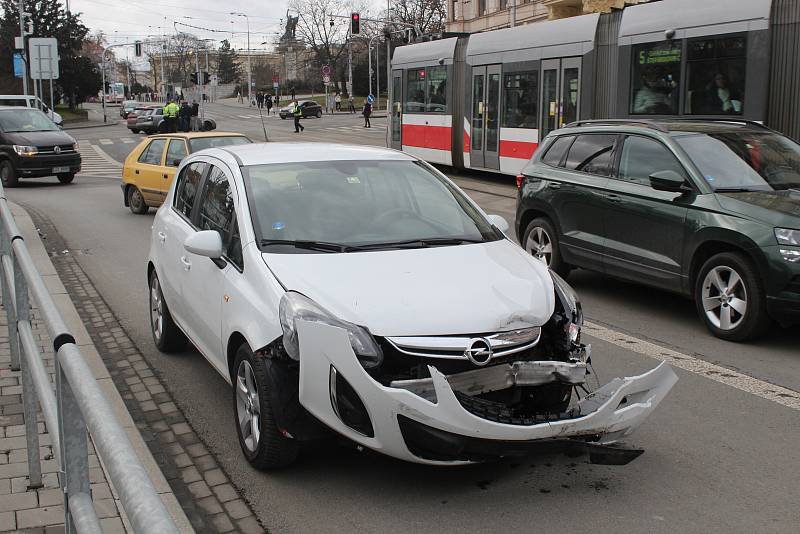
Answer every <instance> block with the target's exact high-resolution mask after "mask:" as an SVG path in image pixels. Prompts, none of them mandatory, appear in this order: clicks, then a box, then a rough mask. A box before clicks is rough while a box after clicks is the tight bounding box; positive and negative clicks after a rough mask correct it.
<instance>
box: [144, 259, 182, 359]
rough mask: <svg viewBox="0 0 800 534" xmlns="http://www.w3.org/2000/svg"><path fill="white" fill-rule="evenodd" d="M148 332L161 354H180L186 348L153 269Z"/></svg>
mask: <svg viewBox="0 0 800 534" xmlns="http://www.w3.org/2000/svg"><path fill="white" fill-rule="evenodd" d="M150 331H151V332H152V333H153V342H155V344H156V348H157V349H158V350H160V351H161V352H180V351H182V350H183V349H184V348H186V342H187V339H186V336H185V335H184V333H183V332H182V331H181V329H180V328H178V325H176V324H175V321H173V320H172V314H171V313H170V312H169V308H168V307H167V301H166V300H164V294H163V293H162V292H161V282H159V280H158V275H156V271H155V269H153V272H152V273H150Z"/></svg>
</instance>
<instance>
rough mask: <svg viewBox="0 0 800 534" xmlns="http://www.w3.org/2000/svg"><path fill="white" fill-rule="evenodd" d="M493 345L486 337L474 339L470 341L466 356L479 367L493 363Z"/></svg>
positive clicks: (465, 352)
mask: <svg viewBox="0 0 800 534" xmlns="http://www.w3.org/2000/svg"><path fill="white" fill-rule="evenodd" d="M492 355H493V351H492V344H491V343H489V340H488V339H486V338H485V337H474V338H472V339H470V340H469V343H468V344H467V349H466V350H465V351H464V356H466V357H467V359H468V360H469V361H471V362H472V363H474V364H475V365H477V366H479V367H483V366H484V365H486V364H487V363H489V362H490V361H492Z"/></svg>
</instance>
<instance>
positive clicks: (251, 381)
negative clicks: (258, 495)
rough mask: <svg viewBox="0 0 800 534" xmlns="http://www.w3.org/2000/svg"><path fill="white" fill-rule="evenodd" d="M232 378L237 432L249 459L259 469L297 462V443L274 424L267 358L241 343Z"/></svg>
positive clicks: (243, 450)
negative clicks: (259, 355) (265, 360)
mask: <svg viewBox="0 0 800 534" xmlns="http://www.w3.org/2000/svg"><path fill="white" fill-rule="evenodd" d="M231 378H232V379H233V380H232V382H233V414H234V416H235V420H236V433H237V435H238V436H239V446H240V447H241V448H242V452H243V453H244V455H245V457H246V458H247V461H248V462H250V464H251V465H252V466H253V467H255V468H256V469H260V470H265V469H275V468H278V467H284V466H287V465H289V464H291V463H292V462H294V461H295V459H296V458H297V452H298V447H297V442H296V441H295V440H294V439H292V438H289V437H286V436H284V435H283V434H282V433H281V431H280V429H279V428H278V425H277V424H276V423H275V416H274V415H273V406H272V399H271V396H270V392H269V390H268V389H267V385H268V384H269V379H268V378H267V368H266V365H265V363H264V358H263V357H258V358H256V357H255V356H254V355H253V352H252V351H251V350H250V348H249V347H248V346H247V345H242V346H241V347H239V349H238V350H237V351H236V359H235V361H234V364H233V376H232V377H231Z"/></svg>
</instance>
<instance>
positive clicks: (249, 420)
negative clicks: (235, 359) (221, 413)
mask: <svg viewBox="0 0 800 534" xmlns="http://www.w3.org/2000/svg"><path fill="white" fill-rule="evenodd" d="M236 420H237V422H238V423H239V431H240V432H241V435H242V441H244V446H245V447H247V450H249V451H250V452H255V451H256V449H257V448H258V441H259V439H260V438H261V403H260V402H259V400H258V385H257V384H256V377H255V374H254V373H253V367H252V366H251V365H250V362H248V361H247V360H242V363H240V364H239V369H238V370H237V371H236Z"/></svg>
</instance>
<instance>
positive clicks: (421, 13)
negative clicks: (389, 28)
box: [389, 0, 447, 34]
mask: <svg viewBox="0 0 800 534" xmlns="http://www.w3.org/2000/svg"><path fill="white" fill-rule="evenodd" d="M389 18H390V19H391V20H394V21H397V22H404V23H406V24H414V25H416V27H417V28H419V29H420V31H422V33H423V34H432V33H441V32H443V31H444V29H445V21H446V20H447V6H446V5H445V2H444V0H394V2H393V5H392V9H391V12H390V14H389Z"/></svg>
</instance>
